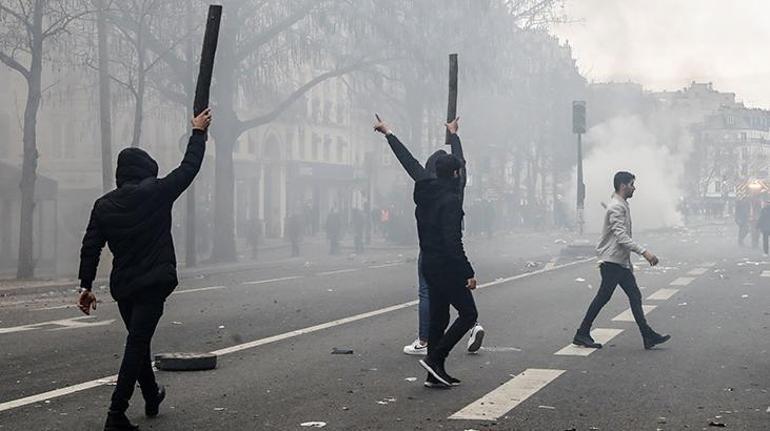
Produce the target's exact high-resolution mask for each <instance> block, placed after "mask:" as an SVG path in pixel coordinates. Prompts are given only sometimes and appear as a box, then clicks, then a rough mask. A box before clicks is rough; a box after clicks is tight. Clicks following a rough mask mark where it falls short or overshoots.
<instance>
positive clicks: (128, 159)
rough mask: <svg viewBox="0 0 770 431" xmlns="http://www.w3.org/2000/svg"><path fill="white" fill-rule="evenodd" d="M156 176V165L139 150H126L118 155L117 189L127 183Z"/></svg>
mask: <svg viewBox="0 0 770 431" xmlns="http://www.w3.org/2000/svg"><path fill="white" fill-rule="evenodd" d="M157 176H158V163H157V162H155V160H153V158H152V157H150V155H149V154H147V152H145V151H144V150H142V149H139V148H126V149H124V150H123V151H121V152H120V154H118V169H117V170H116V171H115V180H116V183H117V185H118V187H121V186H123V184H125V183H128V182H139V181H142V180H144V179H146V178H156V177H157Z"/></svg>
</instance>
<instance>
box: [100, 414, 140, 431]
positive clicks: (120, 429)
mask: <svg viewBox="0 0 770 431" xmlns="http://www.w3.org/2000/svg"><path fill="white" fill-rule="evenodd" d="M138 430H139V427H138V426H136V425H134V424H132V423H131V421H129V420H128V418H127V417H126V414H125V413H123V412H108V413H107V421H106V422H105V423H104V431H138Z"/></svg>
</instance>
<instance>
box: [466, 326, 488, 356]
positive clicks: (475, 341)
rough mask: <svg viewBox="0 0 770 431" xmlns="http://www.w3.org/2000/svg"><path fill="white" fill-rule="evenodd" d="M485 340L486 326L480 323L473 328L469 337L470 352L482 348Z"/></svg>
mask: <svg viewBox="0 0 770 431" xmlns="http://www.w3.org/2000/svg"><path fill="white" fill-rule="evenodd" d="M483 341H484V328H482V327H481V325H479V324H478V323H477V324H476V326H474V327H473V329H471V337H470V338H469V339H468V353H476V352H478V351H479V349H481V343H482V342H483Z"/></svg>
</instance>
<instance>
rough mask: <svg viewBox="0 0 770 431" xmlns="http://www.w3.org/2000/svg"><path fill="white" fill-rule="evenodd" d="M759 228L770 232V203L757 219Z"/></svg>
mask: <svg viewBox="0 0 770 431" xmlns="http://www.w3.org/2000/svg"><path fill="white" fill-rule="evenodd" d="M757 229H759V230H760V231H762V232H765V233H767V232H770V205H766V206H765V207H764V208H762V211H760V213H759V219H758V220H757Z"/></svg>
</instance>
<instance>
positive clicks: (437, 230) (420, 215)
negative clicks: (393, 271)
mask: <svg viewBox="0 0 770 431" xmlns="http://www.w3.org/2000/svg"><path fill="white" fill-rule="evenodd" d="M459 180H460V179H441V178H426V179H421V180H419V181H417V182H416V183H415V185H414V202H415V203H416V204H417V209H416V210H415V216H416V217H417V234H418V235H419V237H420V253H421V256H422V270H423V272H425V273H436V272H441V273H452V274H455V275H457V276H459V277H462V278H463V279H464V280H467V279H469V278H473V277H474V271H473V267H472V266H471V264H470V262H469V261H468V258H467V257H466V255H465V249H464V248H463V234H462V220H463V215H464V213H463V210H462V205H461V203H460V194H459V190H460V185H459Z"/></svg>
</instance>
